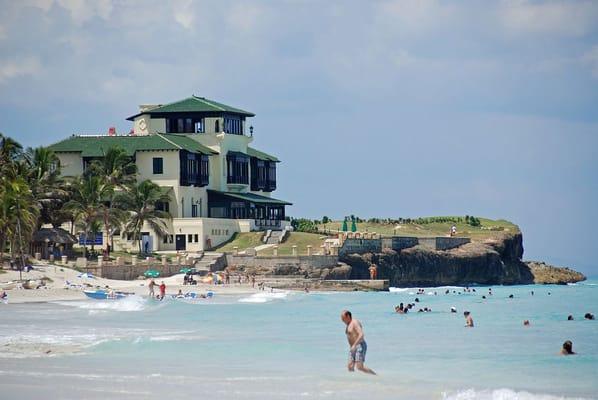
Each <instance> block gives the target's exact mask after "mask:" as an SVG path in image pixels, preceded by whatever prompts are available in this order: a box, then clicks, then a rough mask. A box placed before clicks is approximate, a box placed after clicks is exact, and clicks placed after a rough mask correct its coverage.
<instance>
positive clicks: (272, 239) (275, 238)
mask: <svg viewBox="0 0 598 400" xmlns="http://www.w3.org/2000/svg"><path fill="white" fill-rule="evenodd" d="M285 232H286V231H271V233H270V236H268V239H266V244H280V243H282V242H283V241H284V235H285Z"/></svg>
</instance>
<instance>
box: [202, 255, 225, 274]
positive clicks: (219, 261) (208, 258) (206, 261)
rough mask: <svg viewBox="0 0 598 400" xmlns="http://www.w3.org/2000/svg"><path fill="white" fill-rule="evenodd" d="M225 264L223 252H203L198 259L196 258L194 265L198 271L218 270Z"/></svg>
mask: <svg viewBox="0 0 598 400" xmlns="http://www.w3.org/2000/svg"><path fill="white" fill-rule="evenodd" d="M224 265H226V257H225V256H224V253H216V252H211V251H208V252H205V253H203V256H202V257H201V258H200V259H198V260H197V259H196V261H195V264H194V267H195V269H197V270H198V271H219V270H221V269H222V268H224Z"/></svg>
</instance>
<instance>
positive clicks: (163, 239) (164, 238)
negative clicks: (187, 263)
mask: <svg viewBox="0 0 598 400" xmlns="http://www.w3.org/2000/svg"><path fill="white" fill-rule="evenodd" d="M162 243H164V244H166V243H168V235H164V237H163V238H162Z"/></svg>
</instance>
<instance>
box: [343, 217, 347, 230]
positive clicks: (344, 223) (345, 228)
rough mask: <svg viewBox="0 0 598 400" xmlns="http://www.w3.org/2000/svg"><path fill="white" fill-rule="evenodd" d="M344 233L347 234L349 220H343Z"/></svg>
mask: <svg viewBox="0 0 598 400" xmlns="http://www.w3.org/2000/svg"><path fill="white" fill-rule="evenodd" d="M343 232H347V219H346V218H345V219H344V220H343Z"/></svg>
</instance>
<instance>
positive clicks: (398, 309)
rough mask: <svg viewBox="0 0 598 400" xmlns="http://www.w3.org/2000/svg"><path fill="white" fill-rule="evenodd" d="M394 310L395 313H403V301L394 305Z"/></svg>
mask: <svg viewBox="0 0 598 400" xmlns="http://www.w3.org/2000/svg"><path fill="white" fill-rule="evenodd" d="M395 312H396V313H397V314H405V307H404V306H403V303H401V304H399V305H398V306H396V307H395Z"/></svg>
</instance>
